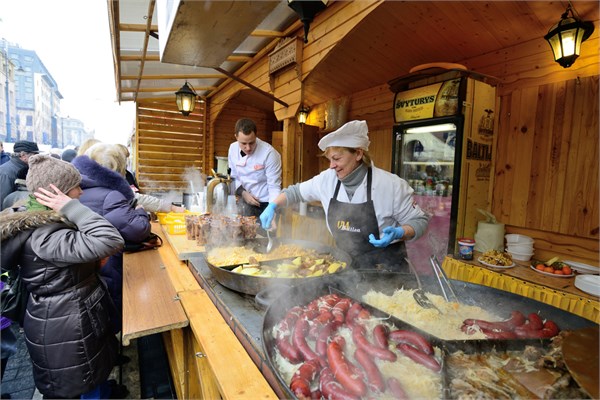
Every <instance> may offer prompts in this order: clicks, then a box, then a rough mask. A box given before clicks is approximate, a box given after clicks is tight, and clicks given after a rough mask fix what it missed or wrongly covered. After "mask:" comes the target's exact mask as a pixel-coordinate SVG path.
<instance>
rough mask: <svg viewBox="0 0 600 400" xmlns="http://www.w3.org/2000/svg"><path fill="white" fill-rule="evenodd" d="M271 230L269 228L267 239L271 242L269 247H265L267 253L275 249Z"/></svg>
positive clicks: (268, 244)
mask: <svg viewBox="0 0 600 400" xmlns="http://www.w3.org/2000/svg"><path fill="white" fill-rule="evenodd" d="M270 232H271V230H270V229H267V239H269V242H268V243H267V248H266V249H265V253H270V252H271V250H273V239H271V233H270Z"/></svg>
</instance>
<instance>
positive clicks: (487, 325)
mask: <svg viewBox="0 0 600 400" xmlns="http://www.w3.org/2000/svg"><path fill="white" fill-rule="evenodd" d="M525 321H526V318H525V315H523V313H522V312H520V311H513V312H512V313H511V314H510V318H509V319H507V320H504V321H495V322H491V321H484V320H481V319H471V318H469V319H465V320H464V321H463V324H464V325H478V326H479V327H480V328H481V329H487V330H490V331H493V330H500V331H512V330H513V329H515V328H516V327H517V326H521V325H523V324H524V323H525Z"/></svg>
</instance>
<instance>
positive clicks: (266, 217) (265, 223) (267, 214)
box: [259, 203, 277, 230]
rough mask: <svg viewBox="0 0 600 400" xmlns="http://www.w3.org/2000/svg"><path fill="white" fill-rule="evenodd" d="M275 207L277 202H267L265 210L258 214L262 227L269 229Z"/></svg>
mask: <svg viewBox="0 0 600 400" xmlns="http://www.w3.org/2000/svg"><path fill="white" fill-rule="evenodd" d="M276 208H277V204H275V203H269V205H268V206H267V208H265V211H263V212H262V214H260V217H259V218H260V225H261V226H262V228H263V229H265V230H269V229H271V223H272V222H273V218H274V217H275V209H276Z"/></svg>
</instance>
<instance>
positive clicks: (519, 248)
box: [506, 243, 533, 254]
mask: <svg viewBox="0 0 600 400" xmlns="http://www.w3.org/2000/svg"><path fill="white" fill-rule="evenodd" d="M506 251H509V252H513V251H514V252H516V253H523V254H529V253H533V244H513V243H508V245H507V246H506Z"/></svg>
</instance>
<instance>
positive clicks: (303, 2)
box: [288, 0, 329, 43]
mask: <svg viewBox="0 0 600 400" xmlns="http://www.w3.org/2000/svg"><path fill="white" fill-rule="evenodd" d="M328 1H329V0H288V7H290V8H291V9H292V10H294V11H296V14H298V16H299V17H300V21H302V23H303V24H304V43H308V30H309V29H310V23H311V22H312V21H313V19H314V18H315V15H317V13H318V12H320V11H323V10H324V9H325V8H327V2H328Z"/></svg>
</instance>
